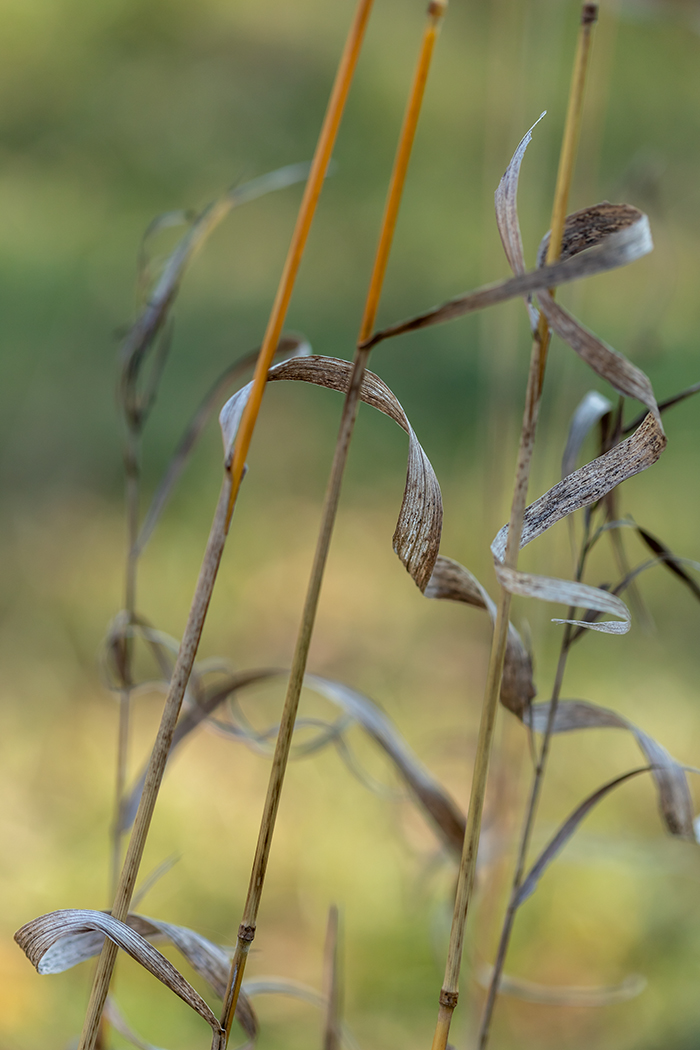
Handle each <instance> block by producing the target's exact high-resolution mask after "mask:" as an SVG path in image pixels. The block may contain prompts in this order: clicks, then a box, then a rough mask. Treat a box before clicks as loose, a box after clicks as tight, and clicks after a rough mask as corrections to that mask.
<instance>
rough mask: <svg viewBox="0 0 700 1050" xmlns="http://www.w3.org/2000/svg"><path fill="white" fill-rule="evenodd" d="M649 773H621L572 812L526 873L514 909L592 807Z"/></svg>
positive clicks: (638, 771) (529, 893) (646, 770)
mask: <svg viewBox="0 0 700 1050" xmlns="http://www.w3.org/2000/svg"><path fill="white" fill-rule="evenodd" d="M649 772H650V767H649V766H642V767H641V768H640V769H632V770H630V772H629V773H623V774H622V776H620V777H615V779H614V780H610V781H608V783H607V784H604V785H603V786H602V787H600V788H598V790H597V791H594V792H593V794H592V795H589V796H588V798H587V799H585V800H584V801H583V802H582V803H581V805H580V806H578V807H577V808H576V809H575V810H574V812H573V813H572V814H571V816H570V817H569V818H568V819H567V820H565V821H564V823H563V824H562V826H561V827H560V828H559V831H558V832H557V833H556V835H555V836H554V838H553V839H551V841H550V842H549V843H548V844H547V846H546V847H545V849H544V850H543V851H542V853H541V854H540V856H539V857H538V858H537V860H536V861H535V863H534V864H533V866H532V868H531V869H530V871H529V872H528V874H527V877H526V878H525V879H524V880H523V882H522V884H521V886H520V889H519V890H518V893H517V895H516V898H515V904H516V907H518V908H519V907H520V905H521V904H523V902H524V901H526V900H527V899H528V897H530V896H531V895H532V894H533V893H534V892H535V890H536V889H537V883H538V882H539V881H540V878H541V877H542V875H543V874H544V872H545V870H546V869H547V868H548V867H549V865H550V864H551V863H552V861H553V860H554V858H555V857H556V856H557V854H558V853H560V852H561V850H562V849H563V848H564V846H565V845H566V843H567V842H568V841H569V839H570V838H571V836H572V835H573V834H574V832H575V831H576V829H577V828H578V826H579V824H580V823H581V821H582V820H583V819H584V818H585V817H587V816H588V814H589V813H590V811H591V810H592V809H593V808H594V806H596V805H597V804H598V803H599V802H600V801H601V800H602V799H604V798H605V796H606V795H609V794H610V792H611V791H612V790H613V789H614V788H616V787H619V785H620V784H624V783H625V781H627V780H630V779H631V778H632V777H636V776H639V774H640V773H649Z"/></svg>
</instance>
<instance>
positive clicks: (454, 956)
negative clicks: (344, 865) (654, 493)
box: [432, 4, 598, 1050]
mask: <svg viewBox="0 0 700 1050" xmlns="http://www.w3.org/2000/svg"><path fill="white" fill-rule="evenodd" d="M597 13H598V7H597V4H584V5H583V9H582V12H581V27H580V30H579V37H578V46H577V49H576V57H575V59H574V71H573V76H572V80H571V90H570V95H569V106H568V111H567V117H566V124H565V128H564V137H563V141H562V148H561V155H560V160H559V171H558V175H557V185H556V190H555V197H554V207H553V210H552V228H551V235H550V241H549V248H548V254H547V262H548V263H552V262H556V261H557V259H558V258H559V255H560V254H561V242H562V235H563V232H564V223H565V220H566V212H567V206H568V200H569V190H570V188H571V178H572V175H573V166H574V160H575V156H576V147H577V144H578V138H579V131H580V127H581V110H582V106H583V93H584V87H585V81H586V72H587V68H588V56H589V54H590V37H591V31H592V28H593V25H594V24H595V21H596V18H597ZM548 346H549V328H548V326H547V323H546V321H545V320H544V318H543V317H541V319H540V325H539V327H538V330H537V333H536V334H535V338H534V339H533V344H532V353H531V356H530V371H529V374H528V383H527V392H526V399H525V412H524V417H523V425H522V430H521V434H520V447H519V450H518V461H517V466H516V471H515V483H514V488H513V502H512V505H511V513H510V521H509V528H508V542H507V547H506V552H505V564H506V566H507V567H508V568H512V569H514V568H516V567H517V561H518V551H519V548H520V537H521V534H522V527H523V515H524V513H525V505H526V502H527V489H528V483H529V478H530V464H531V461H532V452H533V448H534V443H535V433H536V430H537V417H538V414H539V405H540V395H541V393H542V383H543V380H544V369H545V364H546V359H547V349H548ZM510 605H511V595H510V592H509V591H506V590H505V589H503V588H502V589H501V595H500V600H499V603H498V613H497V617H496V624H495V626H494V632H493V641H492V646H491V656H490V659H489V670H488V677H487V682H486V692H485V697H484V706H483V708H482V714H481V723H480V726H479V739H478V744H477V753H476V760H475V763H474V773H473V776H472V789H471V795H470V799H469V811H468V813H467V826H466V831H465V835H464V847H463V850H462V859H461V862H460V868H459V876H458V881H457V891H456V895H455V906H454V913H453V918H452V929H451V932H450V942H449V946H448V951H447V962H446V966H445V979H444V982H443V986H442V989H441V991H440V1009H439V1013H438V1021H437V1025H436V1029H435V1035H434V1037H433V1044H432V1050H446V1046H447V1040H448V1037H449V1032H450V1024H451V1020H452V1015H453V1013H454V1010H455V1007H456V1006H457V1000H458V995H459V970H460V966H461V963H462V950H463V946H464V931H465V925H466V921H467V913H468V910H469V903H470V901H471V897H472V892H473V888H474V878H475V874H476V861H477V852H478V848H479V837H480V833H481V818H482V813H483V806H484V796H485V794H486V779H487V776H488V768H489V759H490V755H491V743H492V740H493V730H494V724H495V720H496V709H497V706H498V697H499V695H500V691H501V679H502V677H503V662H504V659H505V651H506V641H507V636H508V622H509V618H510Z"/></svg>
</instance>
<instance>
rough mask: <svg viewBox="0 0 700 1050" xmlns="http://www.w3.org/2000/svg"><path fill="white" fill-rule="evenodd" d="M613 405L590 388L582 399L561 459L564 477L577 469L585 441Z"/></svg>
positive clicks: (572, 420)
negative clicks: (577, 462)
mask: <svg viewBox="0 0 700 1050" xmlns="http://www.w3.org/2000/svg"><path fill="white" fill-rule="evenodd" d="M612 407H613V406H612V403H611V402H610V401H608V399H607V397H603V395H602V394H599V393H598V391H597V390H589V392H588V393H587V394H585V395H584V397H583V398H582V399H581V401H580V402H579V404H578V405H577V407H576V410H575V412H574V414H573V416H572V418H571V424H570V426H569V433H568V436H567V439H566V447H565V448H564V455H563V456H562V459H561V476H562V479H563V478H566V477H568V476H569V474H573V472H574V471H575V470H576V461H577V459H578V457H579V453H580V451H581V449H582V447H583V443H584V441H585V440H586V438H587V437H588V435H589V434H590V432H591V430H592V429H593V427H594V426H595V425H596V423H598V422H599V421H600V420H601V419H602V418H603V416H606V415H607V414H608V412H612ZM642 422H643V419H642Z"/></svg>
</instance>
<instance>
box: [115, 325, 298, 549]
mask: <svg viewBox="0 0 700 1050" xmlns="http://www.w3.org/2000/svg"><path fill="white" fill-rule="evenodd" d="M259 349H260V348H259V347H258V348H257V349H255V350H252V351H251V352H250V353H249V354H246V355H245V356H244V357H241V358H239V360H238V361H235V362H234V363H233V364H232V365H230V367H229V368H227V369H226V370H225V371H224V372H222V373H221V375H220V376H219V378H218V379H217V380H216V382H215V383H214V384H213V386H212V387H211V389H210V390H209V391H208V393H207V394H206V395H205V397H204V399H203V400H202V403H201V404H200V406H199V408H198V409H197V411H196V412H195V414H194V416H193V417H192V420H191V422H190V424H189V426H188V427H187V429H186V431H185V433H184V434H183V435H182V438H181V440H180V443H179V444H178V446H177V448H176V449H175V452H174V453H173V456H172V458H171V460H170V463H169V464H168V467H167V469H166V471H165V474H164V475H163V477H162V479H161V482H160V484H159V485H158V488H157V489H156V491H155V494H154V496H153V499H152V500H151V505H150V507H149V508H148V511H147V513H146V516H145V518H144V520H143V524H142V526H141V529H140V531H139V535H138V539H137V541H136V548H135V552H134V553H137V554H141V552H142V551H143V549H144V547H145V546H146V544H147V543H148V541H149V539H150V538H151V535H152V533H153V530H154V528H155V527H156V524H157V522H158V519H159V517H160V515H161V513H162V511H163V508H164V507H165V505H166V503H167V501H168V499H169V498H170V495H171V493H172V491H173V489H174V487H175V485H176V484H177V482H178V481H179V479H180V476H181V475H182V472H183V470H184V469H185V466H186V464H187V460H188V459H189V457H190V455H191V453H192V451H193V449H194V447H195V445H196V444H197V442H198V440H199V438H200V437H201V434H202V431H203V430H204V428H205V426H206V424H207V422H208V421H209V419H210V418H211V416H212V414H213V413H214V411H215V410H216V408H217V407H218V405H219V403H220V400H221V398H222V397H223V396H224V394H225V393H226V392H227V391H228V390H229V389H230V387H231V386H232V385H233V384H234V383H235V382H237V381H238V380H239V379H240V377H241V375H242V374H243V373H244V372H246V371H248V369H249V368H252V367H253V366H254V364H255V362H256V360H257V357H258V353H259ZM310 352H311V347H310V345H309V343H308V342H307V341H306V340H305V339H304V337H303V336H298V335H287V336H283V337H282V338H281V339H280V341H279V343H278V344H277V350H276V354H278V355H279V354H281V355H283V356H285V357H292V356H294V357H297V356H298V357H302V356H304V355H305V354H309V353H310Z"/></svg>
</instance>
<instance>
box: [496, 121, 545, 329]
mask: <svg viewBox="0 0 700 1050" xmlns="http://www.w3.org/2000/svg"><path fill="white" fill-rule="evenodd" d="M545 113H546V110H545V112H544V113H541V114H540V116H539V118H538V119H537V120H536V121H535V123H534V124H533V125H532V127H531V128H530V130H529V131H527V132H526V133H525V135H524V136H523V138H522V139H521V140H520V144H519V146H518V148H517V149H516V151H515V153H514V154H513V156H512V158H511V162H510V164H509V165H508V167H507V168H506V170H505V174H504V176H503V178H502V179H501V181H500V182H499V184H498V188H497V190H496V193H495V197H494V203H495V208H496V223H497V225H498V232H499V233H500V235H501V241H502V243H503V250H504V252H505V254H506V259H507V260H508V264H509V265H510V268H511V270H512V271H513V273H514V274H516V275H518V274H523V273H525V253H524V251H523V238H522V234H521V233H520V219H519V218H518V182H519V180H520V168H521V166H522V163H523V158H524V157H525V150H526V149H527V147H528V146H529V145H530V142H531V141H532V132H533V130H534V129H535V128H536V127H537V125H538V124H539V122H540V120H542V118H543V117H544V115H545ZM525 304H526V306H527V309H528V313H529V314H530V324H531V327H532V329H533V331H535V330H536V329H537V324H538V321H539V315H538V312H537V310H536V309H535V308H534V307H533V306H532V301H531V297H530V296H527V297H526V299H525Z"/></svg>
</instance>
